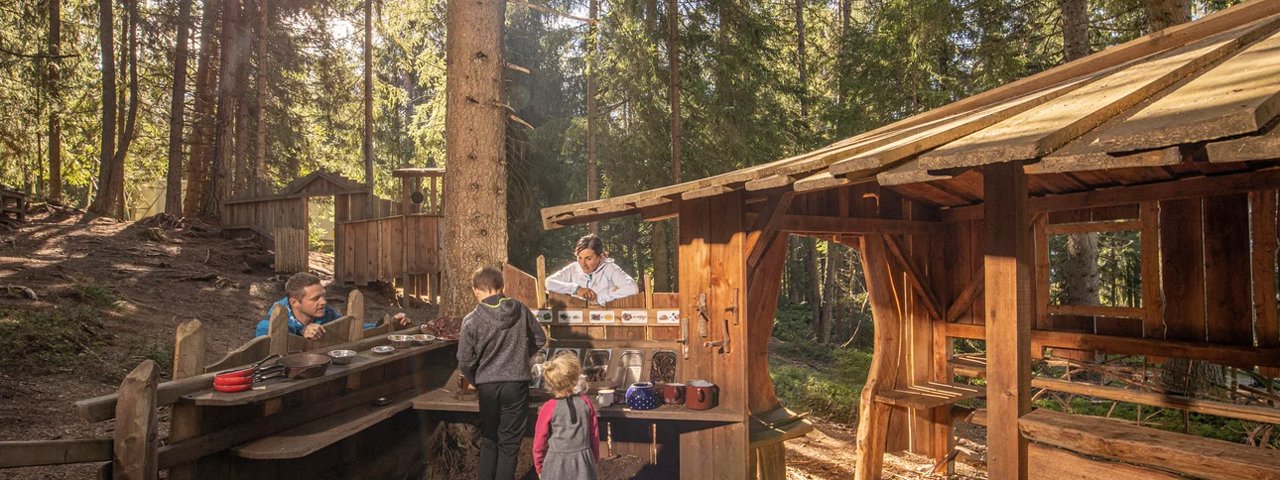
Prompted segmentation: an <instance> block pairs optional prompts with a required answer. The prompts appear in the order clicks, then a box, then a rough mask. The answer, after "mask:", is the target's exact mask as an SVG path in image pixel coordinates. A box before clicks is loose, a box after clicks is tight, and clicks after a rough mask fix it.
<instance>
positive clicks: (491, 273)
mask: <svg viewBox="0 0 1280 480" xmlns="http://www.w3.org/2000/svg"><path fill="white" fill-rule="evenodd" d="M504 286H505V285H503V283H502V272H499V271H498V269H496V268H493V267H481V268H478V269H476V273H473V274H471V288H474V289H476V290H484V291H493V290H502V288H503V287H504Z"/></svg>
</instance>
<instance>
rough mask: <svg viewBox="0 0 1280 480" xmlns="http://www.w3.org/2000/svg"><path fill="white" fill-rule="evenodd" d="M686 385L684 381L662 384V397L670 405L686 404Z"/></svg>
mask: <svg viewBox="0 0 1280 480" xmlns="http://www.w3.org/2000/svg"><path fill="white" fill-rule="evenodd" d="M684 394H685V386H684V384H683V383H668V384H665V385H663V386H662V399H663V400H664V401H666V402H667V404H668V405H684V399H685V397H684Z"/></svg>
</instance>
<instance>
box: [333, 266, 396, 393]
mask: <svg viewBox="0 0 1280 480" xmlns="http://www.w3.org/2000/svg"><path fill="white" fill-rule="evenodd" d="M406 277H407V275H406ZM347 315H350V316H351V322H349V323H348V324H347V328H348V330H347V332H348V335H349V337H348V340H353V341H354V340H359V339H362V338H364V294H363V293H360V290H359V289H353V290H351V293H349V294H347ZM363 376H364V374H363V373H357V374H355V375H350V376H348V377H347V389H348V390H355V389H357V388H360V383H361V379H362V377H363Z"/></svg>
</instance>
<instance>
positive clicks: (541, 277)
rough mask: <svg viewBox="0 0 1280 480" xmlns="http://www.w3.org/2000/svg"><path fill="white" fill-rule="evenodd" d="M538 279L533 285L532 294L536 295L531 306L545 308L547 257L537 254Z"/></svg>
mask: <svg viewBox="0 0 1280 480" xmlns="http://www.w3.org/2000/svg"><path fill="white" fill-rule="evenodd" d="M537 273H538V281H537V282H536V284H535V285H534V286H533V288H534V296H535V297H537V298H536V299H535V300H534V302H536V303H537V305H534V307H533V308H546V305H547V257H544V256H542V255H538V272H537Z"/></svg>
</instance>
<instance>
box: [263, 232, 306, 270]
mask: <svg viewBox="0 0 1280 480" xmlns="http://www.w3.org/2000/svg"><path fill="white" fill-rule="evenodd" d="M271 236H272V237H274V239H275V246H276V262H275V267H276V271H277V272H305V271H307V269H308V267H309V265H308V264H307V260H308V258H307V229H305V228H276V229H274V230H272V231H271Z"/></svg>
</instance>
